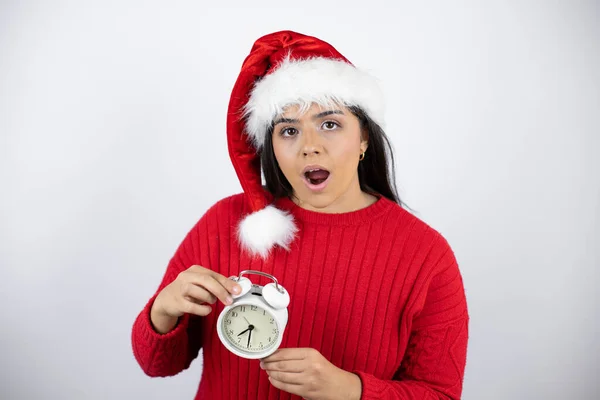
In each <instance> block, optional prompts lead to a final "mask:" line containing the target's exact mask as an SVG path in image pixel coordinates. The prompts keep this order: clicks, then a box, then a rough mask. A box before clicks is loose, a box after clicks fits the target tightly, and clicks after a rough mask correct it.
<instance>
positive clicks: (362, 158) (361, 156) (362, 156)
mask: <svg viewBox="0 0 600 400" xmlns="http://www.w3.org/2000/svg"><path fill="white" fill-rule="evenodd" d="M365 153H366V151H363V152H362V154H361V155H360V157H359V158H358V160H359V161H362V160H364V159H365Z"/></svg>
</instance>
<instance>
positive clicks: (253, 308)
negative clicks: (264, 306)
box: [250, 306, 258, 311]
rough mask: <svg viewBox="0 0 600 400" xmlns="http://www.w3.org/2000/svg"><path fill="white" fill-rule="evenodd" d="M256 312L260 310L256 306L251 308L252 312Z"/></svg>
mask: <svg viewBox="0 0 600 400" xmlns="http://www.w3.org/2000/svg"><path fill="white" fill-rule="evenodd" d="M256 310H258V307H256V306H250V311H256Z"/></svg>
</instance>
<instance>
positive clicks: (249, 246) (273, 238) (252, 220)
mask: <svg viewBox="0 0 600 400" xmlns="http://www.w3.org/2000/svg"><path fill="white" fill-rule="evenodd" d="M297 231H298V228H297V227H296V224H295V223H294V217H293V216H292V215H291V214H289V213H286V212H284V211H282V210H279V209H278V208H276V207H274V206H267V207H265V208H263V209H262V210H259V211H256V212H254V213H252V214H249V215H247V216H246V217H244V219H242V221H241V222H240V225H239V228H238V238H239V240H240V242H241V244H242V246H243V247H244V248H245V249H246V250H248V251H249V252H250V253H251V254H252V255H256V254H258V255H260V256H261V257H263V258H267V256H268V255H269V253H270V251H271V249H272V248H273V246H275V245H279V246H281V247H283V248H284V249H286V250H289V247H288V246H289V244H290V243H291V241H292V240H293V239H294V236H295V235H296V232H297Z"/></svg>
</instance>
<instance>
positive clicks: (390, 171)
mask: <svg viewBox="0 0 600 400" xmlns="http://www.w3.org/2000/svg"><path fill="white" fill-rule="evenodd" d="M348 109H349V110H350V112H352V114H354V115H355V116H356V117H357V118H358V120H359V121H360V128H361V131H365V132H366V133H367V134H368V142H369V145H368V147H367V151H366V153H365V158H364V159H363V160H362V161H360V162H359V163H358V180H359V183H360V189H361V190H362V191H364V192H367V193H371V194H380V195H381V196H384V197H386V198H388V199H390V200H392V201H393V202H395V203H397V204H399V205H401V206H404V205H405V204H404V203H403V202H402V201H401V200H400V197H399V196H398V191H397V189H396V179H395V165H394V154H393V151H392V146H391V144H390V141H389V139H388V137H387V136H386V134H385V132H384V131H383V129H382V128H381V127H380V126H379V125H378V124H377V123H375V122H374V121H373V120H372V119H371V118H369V116H368V115H367V114H366V113H365V112H364V111H363V110H362V109H361V108H359V107H355V106H351V107H348ZM260 163H261V168H262V171H263V174H264V177H265V182H266V189H267V190H268V191H269V193H271V195H272V196H273V197H274V199H279V198H282V197H291V196H292V195H293V193H294V190H293V188H292V185H291V184H290V183H289V181H288V180H287V179H286V177H285V175H284V174H283V172H282V171H281V168H279V164H278V163H277V159H276V158H275V151H274V150H273V126H271V128H270V129H269V131H268V132H267V135H266V137H265V143H264V146H263V147H262V150H261V152H260Z"/></svg>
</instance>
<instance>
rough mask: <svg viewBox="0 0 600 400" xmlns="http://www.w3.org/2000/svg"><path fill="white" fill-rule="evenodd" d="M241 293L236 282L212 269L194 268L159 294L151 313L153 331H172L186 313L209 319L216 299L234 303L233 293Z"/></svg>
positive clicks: (185, 272)
mask: <svg viewBox="0 0 600 400" xmlns="http://www.w3.org/2000/svg"><path fill="white" fill-rule="evenodd" d="M240 290H241V287H240V285H238V284H237V283H236V282H234V281H233V280H231V279H229V278H226V277H224V276H223V275H221V274H218V273H216V272H214V271H211V270H210V269H207V268H204V267H201V266H199V265H192V266H191V267H190V268H188V269H187V270H185V271H183V272H181V273H180V274H179V275H178V276H177V278H176V279H175V280H174V281H173V282H171V283H170V284H169V285H167V286H165V287H164V288H163V290H161V291H160V293H159V294H158V296H156V299H154V304H153V305H152V309H151V311H150V319H151V320H152V324H153V325H154V329H155V330H156V331H158V332H159V333H165V332H168V331H170V330H171V329H173V327H174V326H175V325H176V324H177V320H178V318H179V317H181V316H182V315H183V314H185V313H189V314H195V315H200V316H203V317H204V316H206V315H208V314H209V313H210V312H211V311H212V307H211V306H210V304H215V303H216V302H217V299H218V300H220V301H221V302H223V304H225V305H229V304H231V303H232V301H233V299H232V297H231V294H237V293H239V292H240Z"/></svg>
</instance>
